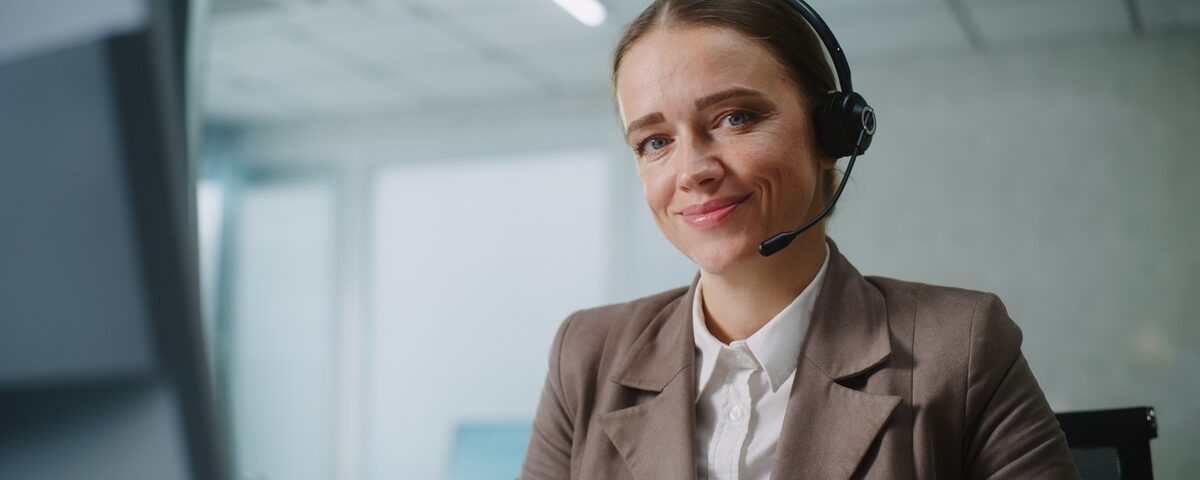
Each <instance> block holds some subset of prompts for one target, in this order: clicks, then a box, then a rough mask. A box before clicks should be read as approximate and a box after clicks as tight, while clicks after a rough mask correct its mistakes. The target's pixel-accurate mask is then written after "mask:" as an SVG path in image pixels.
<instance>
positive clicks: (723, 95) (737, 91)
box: [625, 87, 766, 141]
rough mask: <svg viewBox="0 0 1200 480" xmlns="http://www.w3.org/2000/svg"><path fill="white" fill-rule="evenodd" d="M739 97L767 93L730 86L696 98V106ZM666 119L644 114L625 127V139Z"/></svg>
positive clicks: (709, 105)
mask: <svg viewBox="0 0 1200 480" xmlns="http://www.w3.org/2000/svg"><path fill="white" fill-rule="evenodd" d="M737 97H760V98H761V97H766V95H763V94H762V92H759V91H757V90H751V89H749V88H744V87H734V88H730V89H728V90H722V91H720V92H717V93H714V94H712V95H708V96H705V97H702V98H700V99H697V100H696V108H697V109H698V110H704V109H706V108H708V107H711V106H713V105H715V104H717V103H721V102H723V101H725V100H729V99H731V98H737ZM664 121H666V117H664V116H663V114H662V113H658V112H655V113H650V114H647V115H644V116H642V118H639V119H637V120H634V121H632V122H629V126H628V127H625V140H626V141H628V140H629V134H630V133H633V131H634V130H637V129H639V128H642V127H645V126H647V125H654V124H656V123H661V122H664Z"/></svg>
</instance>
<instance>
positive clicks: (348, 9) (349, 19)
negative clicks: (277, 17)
mask: <svg viewBox="0 0 1200 480" xmlns="http://www.w3.org/2000/svg"><path fill="white" fill-rule="evenodd" d="M288 20H289V21H290V22H291V23H292V24H294V25H296V26H299V27H302V28H304V29H305V30H307V31H310V32H313V33H317V34H322V35H336V34H339V33H345V32H356V31H364V30H372V29H376V28H387V27H395V26H399V25H404V24H409V23H414V22H418V21H420V20H419V19H418V18H416V17H415V16H413V15H412V14H411V13H410V12H409V11H408V10H406V9H404V8H401V7H400V6H399V4H395V3H386V2H373V3H357V2H356V3H340V2H335V3H329V4H320V6H319V7H312V8H302V9H293V10H290V11H289V12H288Z"/></svg>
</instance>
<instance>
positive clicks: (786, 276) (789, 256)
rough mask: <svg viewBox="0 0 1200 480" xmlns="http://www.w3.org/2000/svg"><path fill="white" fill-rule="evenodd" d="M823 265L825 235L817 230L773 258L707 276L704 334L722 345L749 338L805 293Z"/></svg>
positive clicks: (819, 228)
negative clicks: (706, 332)
mask: <svg viewBox="0 0 1200 480" xmlns="http://www.w3.org/2000/svg"><path fill="white" fill-rule="evenodd" d="M824 259H825V231H824V228H823V225H817V226H815V227H813V229H812V230H810V231H808V232H805V233H804V234H803V235H801V236H799V237H797V238H796V240H794V241H793V242H792V244H791V245H789V246H788V247H787V248H785V249H783V250H782V251H780V252H779V253H776V254H775V255H772V256H770V257H761V256H757V255H756V256H755V258H753V259H750V260H748V261H747V262H745V264H744V265H739V266H738V268H735V269H731V270H730V271H727V272H722V273H720V274H715V273H708V272H705V273H704V285H703V288H704V294H703V297H702V299H703V307H704V318H705V324H706V326H707V327H708V331H709V332H711V333H712V334H713V336H714V337H716V338H717V339H718V340H720V341H722V342H724V343H729V342H732V341H735V340H745V339H746V338H749V337H750V336H751V335H753V334H754V332H757V331H758V330H759V329H760V328H762V327H763V325H766V324H767V322H769V321H770V320H771V319H772V318H774V317H775V315H778V314H779V312H781V311H783V309H784V308H785V307H787V306H788V304H790V303H792V301H793V300H795V299H796V297H797V296H798V295H800V293H801V292H803V291H804V289H805V288H808V285H809V284H810V283H812V281H813V278H815V277H816V276H817V272H818V271H820V269H821V263H822V262H823V261H824Z"/></svg>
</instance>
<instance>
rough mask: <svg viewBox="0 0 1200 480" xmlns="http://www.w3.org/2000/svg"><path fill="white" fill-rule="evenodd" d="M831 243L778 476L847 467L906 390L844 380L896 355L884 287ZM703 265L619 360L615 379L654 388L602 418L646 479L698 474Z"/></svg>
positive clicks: (828, 474)
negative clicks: (697, 310)
mask: <svg viewBox="0 0 1200 480" xmlns="http://www.w3.org/2000/svg"><path fill="white" fill-rule="evenodd" d="M828 244H829V264H828V267H827V268H828V270H827V272H826V277H825V281H824V284H823V285H822V287H821V290H820V293H819V294H818V295H817V299H816V303H815V305H814V306H813V314H812V319H811V323H810V324H809V327H808V333H807V335H806V336H805V339H804V343H803V347H802V349H801V353H800V359H799V361H798V364H797V367H796V374H795V375H796V378H795V381H794V382H793V384H792V393H791V395H790V397H789V400H788V408H787V413H786V416H785V419H784V425H783V430H782V432H781V433H780V442H779V446H778V450H777V454H776V464H775V466H774V469H773V470H772V476H773V477H775V478H798V477H797V476H796V474H800V473H802V474H804V475H800V476H801V477H805V478H808V477H811V478H846V477H849V476H850V475H851V474H852V473H853V471H854V469H855V468H856V466H857V465H858V463H859V462H860V461H861V459H862V456H863V455H864V454H865V453H866V451H867V449H868V447H869V446H870V444H871V442H873V441H874V438H875V437H876V436H877V435H878V433H879V431H880V430H881V429H882V427H883V426H884V424H885V423H886V421H887V419H888V418H889V417H890V416H891V413H892V411H893V410H894V409H895V407H896V406H897V405H898V404H899V403H900V398H899V397H895V396H888V395H873V394H868V393H863V392H859V391H856V390H853V389H850V388H847V387H844V386H842V385H840V384H838V383H837V381H838V380H844V379H847V378H850V377H854V376H856V375H859V374H862V373H865V372H867V371H869V370H871V369H872V368H874V367H877V366H879V365H881V364H883V363H884V362H885V361H886V360H887V359H888V357H889V356H890V355H891V346H890V341H889V332H888V326H887V312H886V307H885V304H884V300H883V296H882V294H881V293H880V292H879V291H878V290H876V289H875V288H874V287H873V286H871V285H870V284H869V283H868V282H867V281H866V279H865V278H863V276H862V275H861V274H859V273H858V271H857V270H856V269H855V268H854V267H853V266H852V265H850V262H849V261H847V260H846V258H845V257H843V256H842V255H841V253H840V252H839V251H838V249H837V245H836V244H834V243H833V241H832V240H828ZM698 280H699V275H697V276H696V278H694V279H693V280H692V285H691V287H690V288H689V289H688V290H687V292H686V293H685V294H684V295H683V297H681V298H678V299H676V300H675V301H673V302H672V303H670V304H668V305H667V306H666V307H664V308H663V310H662V311H661V312H660V313H659V314H658V315H657V316H656V317H655V318H654V319H653V320H651V322H650V323H649V325H648V326H647V328H646V329H645V330H644V331H642V333H641V334H640V335H639V336H638V337H637V339H636V340H635V341H634V342H633V344H632V345H631V346H630V348H629V350H627V352H626V354H625V355H624V357H623V358H621V359H620V360H618V363H617V365H616V367H615V368H614V373H613V374H612V376H611V377H610V380H611V381H612V382H614V383H617V384H619V385H622V386H624V387H628V388H633V389H637V390H642V391H646V392H652V393H656V394H657V395H654V396H653V397H652V398H650V399H649V400H646V401H644V402H641V403H639V404H637V405H633V406H631V407H628V408H622V409H618V410H615V411H611V412H605V413H602V414H601V415H600V418H599V423H600V425H601V427H602V428H603V430H604V431H605V433H607V434H608V436H609V438H610V439H611V440H612V441H613V444H614V445H615V446H616V447H617V450H618V451H619V452H620V454H621V457H622V458H623V460H624V461H625V463H626V465H627V466H628V467H629V469H630V471H631V472H632V473H633V474H634V476H635V478H640V479H664V478H695V398H696V395H697V393H696V366H695V343H694V337H693V333H692V319H691V315H692V312H691V307H692V301H693V298H694V296H695V292H696V285H697V281H698Z"/></svg>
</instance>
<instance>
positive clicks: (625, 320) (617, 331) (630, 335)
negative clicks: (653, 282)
mask: <svg viewBox="0 0 1200 480" xmlns="http://www.w3.org/2000/svg"><path fill="white" fill-rule="evenodd" d="M687 290H688V288H687V287H679V288H673V289H670V290H666V291H663V292H659V293H655V294H653V295H648V296H645V297H641V298H638V299H635V300H631V301H628V302H622V303H614V304H609V305H602V306H599V307H592V308H586V309H583V310H578V311H576V312H574V313H572V314H571V315H570V316H568V317H567V318H566V320H564V321H563V323H562V326H560V327H559V333H558V335H557V337H556V338H555V342H556V343H557V344H559V345H556V346H555V350H556V351H558V352H560V355H559V359H558V361H559V362H560V366H561V367H562V368H563V370H564V371H565V373H568V374H573V375H571V376H573V377H575V378H581V379H588V378H591V377H594V376H596V375H597V374H598V373H599V371H601V370H603V369H606V368H608V366H609V363H610V362H611V361H613V360H614V359H616V358H618V357H619V356H620V355H619V354H620V353H622V352H624V351H625V349H627V348H628V347H629V346H631V345H632V344H633V342H634V340H636V339H637V338H638V336H639V335H641V333H642V332H643V331H644V330H645V329H646V328H648V327H649V326H650V325H651V323H652V321H653V320H654V319H655V318H657V317H658V316H659V315H660V314H662V313H664V311H666V310H670V309H672V308H673V307H675V306H677V305H678V302H681V301H683V299H684V297H685V296H686V294H687Z"/></svg>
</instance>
